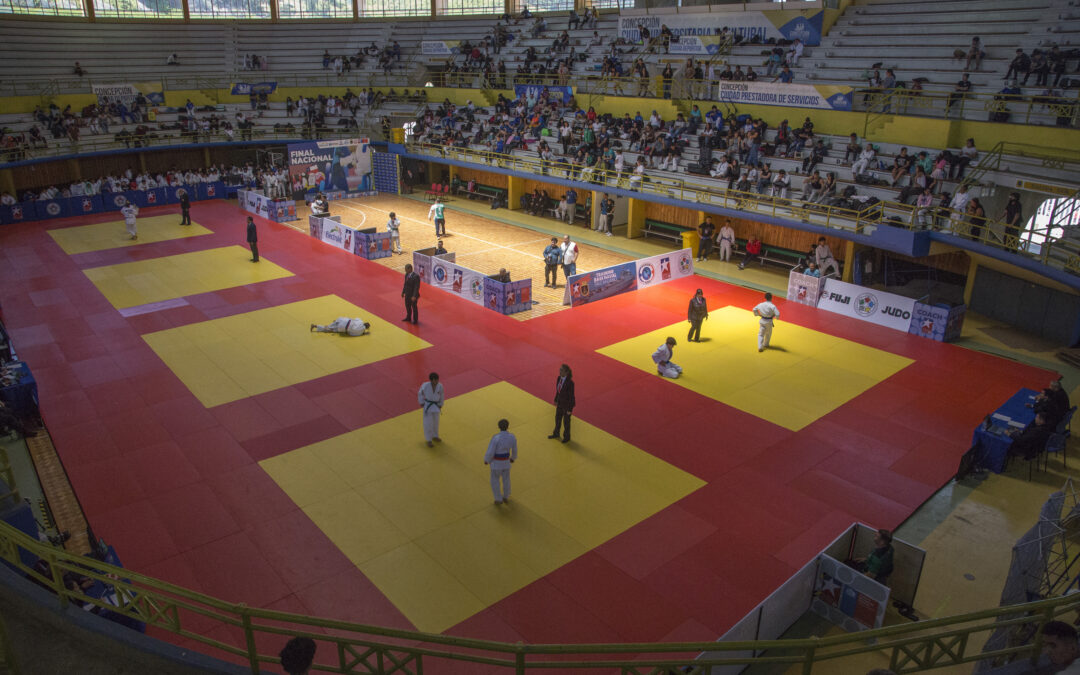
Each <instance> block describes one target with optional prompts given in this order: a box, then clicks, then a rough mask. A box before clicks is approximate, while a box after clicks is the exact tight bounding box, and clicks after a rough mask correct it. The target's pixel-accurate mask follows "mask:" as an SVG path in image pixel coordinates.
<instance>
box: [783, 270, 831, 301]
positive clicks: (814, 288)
mask: <svg viewBox="0 0 1080 675" xmlns="http://www.w3.org/2000/svg"><path fill="white" fill-rule="evenodd" d="M824 282H825V280H824V279H822V278H821V277H813V276H810V275H809V274H800V273H799V272H792V273H790V274H788V284H787V299H788V300H790V301H791V302H798V303H800V304H803V305H809V306H811V307H817V305H818V298H820V297H821V289H822V288H823V287H824V286H825V283H824Z"/></svg>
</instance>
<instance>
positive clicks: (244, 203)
mask: <svg viewBox="0 0 1080 675" xmlns="http://www.w3.org/2000/svg"><path fill="white" fill-rule="evenodd" d="M158 189H164V188H158ZM236 196H237V201H238V203H239V205H240V208H241V209H243V210H244V211H247V212H248V213H254V214H255V215H257V216H262V217H263V218H267V219H269V220H273V221H275V222H279V223H283V222H287V221H290V220H296V202H294V201H284V200H279V201H274V200H273V199H270V198H269V197H267V196H265V195H263V194H262V193H261V192H256V191H255V190H240V191H238V192H237V193H236Z"/></svg>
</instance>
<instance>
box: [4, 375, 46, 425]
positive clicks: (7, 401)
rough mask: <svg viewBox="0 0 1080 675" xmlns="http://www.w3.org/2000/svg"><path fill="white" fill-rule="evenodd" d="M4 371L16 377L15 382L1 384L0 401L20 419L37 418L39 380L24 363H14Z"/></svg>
mask: <svg viewBox="0 0 1080 675" xmlns="http://www.w3.org/2000/svg"><path fill="white" fill-rule="evenodd" d="M4 369H5V370H6V371H7V372H8V373H10V374H13V375H14V380H15V381H14V382H9V381H8V380H7V379H5V380H4V381H3V382H2V383H0V401H3V402H4V405H6V406H7V407H8V408H10V409H11V412H12V414H13V415H15V416H16V417H18V418H20V419H27V418H31V417H36V416H37V409H38V391H37V380H35V379H34V375H33V374H32V373H31V372H30V367H29V366H27V365H26V364H25V363H23V362H22V361H14V362H12V363H9V364H7V365H6V366H4ZM4 385H6V386H4Z"/></svg>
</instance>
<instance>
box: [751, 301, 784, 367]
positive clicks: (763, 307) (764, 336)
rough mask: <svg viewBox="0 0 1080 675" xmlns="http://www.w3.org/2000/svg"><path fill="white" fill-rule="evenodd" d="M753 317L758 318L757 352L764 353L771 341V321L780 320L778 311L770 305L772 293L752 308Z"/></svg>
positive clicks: (774, 306)
mask: <svg viewBox="0 0 1080 675" xmlns="http://www.w3.org/2000/svg"><path fill="white" fill-rule="evenodd" d="M754 316H756V317H758V318H759V319H760V321H758V334H757V350H758V351H759V352H761V351H765V348H766V347H768V346H769V340H771V339H772V327H773V319H778V318H780V310H779V309H777V308H776V305H774V304H773V303H772V293H766V294H765V302H762V303H759V304H758V305H757V306H756V307H754Z"/></svg>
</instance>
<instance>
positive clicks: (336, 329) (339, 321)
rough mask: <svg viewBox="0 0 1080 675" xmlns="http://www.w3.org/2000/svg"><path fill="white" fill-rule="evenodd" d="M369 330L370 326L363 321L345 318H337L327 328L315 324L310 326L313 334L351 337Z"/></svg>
mask: <svg viewBox="0 0 1080 675" xmlns="http://www.w3.org/2000/svg"><path fill="white" fill-rule="evenodd" d="M369 328H371V324H370V323H367V322H366V321H364V320H363V319H350V318H349V317H347V316H339V317H338V318H336V319H334V320H333V322H331V323H330V325H328V326H320V325H319V324H317V323H313V324H311V330H312V331H313V332H315V333H339V334H341V335H349V336H351V337H359V336H361V335H363V334H364V333H366V332H367V331H368V329H369Z"/></svg>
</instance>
